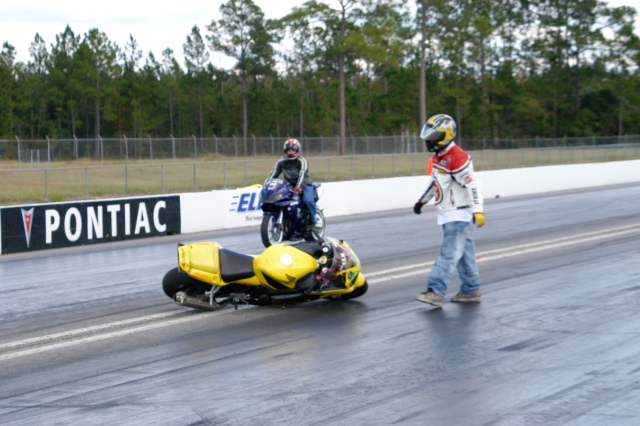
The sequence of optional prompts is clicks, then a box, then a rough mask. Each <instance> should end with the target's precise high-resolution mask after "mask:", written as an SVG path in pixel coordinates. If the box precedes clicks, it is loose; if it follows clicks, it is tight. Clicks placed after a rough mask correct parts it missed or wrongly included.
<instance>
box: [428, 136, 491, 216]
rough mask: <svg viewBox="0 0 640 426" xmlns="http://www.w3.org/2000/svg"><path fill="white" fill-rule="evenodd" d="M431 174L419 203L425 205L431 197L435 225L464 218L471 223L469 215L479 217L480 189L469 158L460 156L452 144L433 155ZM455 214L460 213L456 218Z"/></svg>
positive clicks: (464, 155) (458, 149)
mask: <svg viewBox="0 0 640 426" xmlns="http://www.w3.org/2000/svg"><path fill="white" fill-rule="evenodd" d="M431 159H432V161H433V172H432V174H431V175H430V176H429V184H428V186H427V190H426V191H425V193H424V194H423V195H422V197H420V201H422V202H423V203H425V204H426V203H428V202H429V201H430V200H431V199H432V198H433V197H435V205H436V211H437V212H438V224H441V223H443V222H449V221H450V220H447V218H446V217H445V216H449V219H451V220H458V219H456V216H457V217H465V213H464V212H463V211H466V217H468V221H471V219H472V216H473V213H482V212H483V211H482V208H483V197H482V185H481V183H480V181H479V180H478V178H477V177H476V175H475V172H474V170H473V162H472V161H471V157H470V156H469V154H467V153H466V152H464V151H463V150H462V149H461V148H460V147H459V146H458V145H456V144H455V142H451V143H450V144H449V145H448V146H447V147H446V148H444V149H443V150H441V151H440V152H439V153H437V154H433V157H432V158H431ZM455 210H461V211H460V212H458V213H460V214H456V213H455V212H454V211H455Z"/></svg>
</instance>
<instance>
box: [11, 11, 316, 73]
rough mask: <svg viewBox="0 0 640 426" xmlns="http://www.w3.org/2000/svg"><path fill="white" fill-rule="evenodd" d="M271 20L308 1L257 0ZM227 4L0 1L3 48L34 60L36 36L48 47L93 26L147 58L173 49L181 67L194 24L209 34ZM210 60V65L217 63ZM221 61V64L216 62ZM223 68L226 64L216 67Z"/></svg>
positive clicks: (114, 40)
mask: <svg viewBox="0 0 640 426" xmlns="http://www.w3.org/2000/svg"><path fill="white" fill-rule="evenodd" d="M253 1H254V3H255V4H257V5H258V6H259V7H260V8H261V9H262V11H263V12H264V14H265V17H266V18H267V19H274V18H281V17H283V16H285V15H286V14H288V13H289V12H290V11H291V10H292V9H293V7H294V6H301V5H302V4H303V3H304V2H305V0H253ZM226 2H227V0H209V1H207V0H154V1H141V0H106V1H104V2H95V3H94V2H87V1H84V0H83V1H80V0H0V48H1V46H2V44H3V43H4V42H9V43H10V44H11V45H12V46H13V47H15V48H16V59H17V60H18V61H21V62H27V61H29V60H31V58H30V56H29V47H30V46H31V43H32V42H33V40H34V38H35V35H36V33H38V34H40V36H41V37H42V38H43V39H44V41H45V43H46V44H47V47H48V49H49V50H50V49H51V45H52V44H54V43H55V37H56V35H58V34H60V33H62V32H63V31H64V29H65V27H66V26H67V24H68V25H69V26H70V27H71V29H72V30H73V32H74V33H75V34H76V35H81V36H82V35H83V34H85V33H86V32H87V31H88V30H89V29H91V28H97V29H98V30H100V31H101V32H103V33H105V34H106V35H107V37H108V38H109V40H111V41H112V42H115V43H116V44H117V45H118V46H119V47H120V48H124V47H125V46H126V44H127V43H128V41H129V35H132V36H133V38H134V39H135V40H136V41H137V42H138V49H139V50H142V52H143V53H144V55H143V59H144V58H146V57H147V56H148V53H149V51H151V52H153V54H154V55H155V57H156V59H157V60H161V58H162V51H163V50H165V49H166V48H167V47H169V48H171V49H172V50H173V51H174V54H175V56H176V58H177V59H178V61H179V62H180V65H182V66H184V63H183V62H184V61H183V60H182V58H183V56H182V45H183V44H184V43H185V42H186V40H187V36H188V35H189V34H191V29H192V28H193V26H194V25H197V26H198V27H200V31H201V34H202V35H203V36H204V35H205V34H206V32H207V31H206V29H205V26H206V25H208V24H210V23H211V21H212V20H214V19H215V20H217V19H220V13H219V9H220V5H221V4H223V3H226ZM213 60H214V59H213V57H212V61H213ZM218 61H221V59H220V58H218ZM214 65H216V66H220V65H223V64H214Z"/></svg>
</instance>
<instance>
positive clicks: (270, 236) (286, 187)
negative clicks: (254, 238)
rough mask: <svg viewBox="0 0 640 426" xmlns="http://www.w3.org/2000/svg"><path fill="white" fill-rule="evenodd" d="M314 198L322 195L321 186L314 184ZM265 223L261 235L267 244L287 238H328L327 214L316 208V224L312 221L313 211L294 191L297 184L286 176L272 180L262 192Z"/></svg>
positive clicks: (277, 242) (313, 239)
mask: <svg viewBox="0 0 640 426" xmlns="http://www.w3.org/2000/svg"><path fill="white" fill-rule="evenodd" d="M313 187H314V199H315V200H316V201H318V200H319V199H320V195H321V185H320V184H313ZM260 200H261V201H262V211H263V216H262V225H261V226H260V236H261V237H262V243H263V244H264V246H265V247H269V246H271V245H273V244H279V243H281V242H283V241H299V240H302V239H304V240H306V241H320V240H322V238H323V237H324V228H325V226H324V225H325V221H324V214H323V213H322V211H321V210H320V209H318V210H317V211H316V223H315V224H314V223H312V222H311V219H310V217H309V210H308V209H307V206H305V204H304V202H303V201H302V196H301V195H299V194H296V193H295V192H294V191H293V186H292V185H291V184H290V183H289V182H287V181H285V180H283V179H271V180H270V181H268V182H267V183H266V184H265V185H264V187H263V188H262V191H260Z"/></svg>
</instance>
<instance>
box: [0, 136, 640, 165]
mask: <svg viewBox="0 0 640 426" xmlns="http://www.w3.org/2000/svg"><path fill="white" fill-rule="evenodd" d="M285 140H286V138H284V137H253V136H252V137H250V138H248V139H246V140H244V139H242V138H236V137H233V138H228V137H225V138H218V137H215V136H214V137H211V138H198V137H196V136H192V137H190V138H173V137H172V138H152V137H147V138H135V139H134V138H127V137H122V138H118V139H104V138H101V137H99V138H93V139H77V138H73V139H48V138H47V139H45V140H21V139H19V138H18V137H17V136H16V138H15V140H0V161H4V162H16V165H17V167H18V168H19V167H24V166H29V165H34V164H36V165H38V164H42V163H52V162H76V163H80V162H82V161H92V162H100V163H108V162H113V161H118V162H128V161H136V162H139V161H151V162H154V161H160V160H172V161H177V160H183V161H184V160H194V161H206V160H225V159H227V160H230V159H239V158H252V157H253V158H259V157H277V156H280V155H282V145H283V143H284V141H285ZM299 140H300V142H301V143H302V146H303V151H304V155H305V156H307V157H312V156H336V155H339V152H340V149H339V139H338V137H313V138H299ZM457 142H458V144H459V145H460V146H462V147H463V148H464V149H466V150H472V151H477V150H506V149H522V148H559V147H564V148H568V147H585V146H591V147H595V146H601V145H620V144H637V143H639V142H640V136H630V135H624V136H607V137H579V138H557V139H550V138H529V139H486V138H485V139H464V140H462V141H457ZM421 151H422V141H421V140H420V139H419V137H418V135H416V134H409V133H407V134H402V135H393V136H359V137H353V136H352V137H348V138H347V140H346V155H376V154H406V153H415V152H421ZM2 168H4V167H2Z"/></svg>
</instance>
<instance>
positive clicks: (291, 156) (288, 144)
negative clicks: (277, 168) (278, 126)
mask: <svg viewBox="0 0 640 426" xmlns="http://www.w3.org/2000/svg"><path fill="white" fill-rule="evenodd" d="M290 149H293V150H294V151H295V152H294V153H288V152H287V151H288V150H290ZM301 150H302V146H301V145H300V142H299V141H298V139H287V140H286V141H285V143H284V156H285V158H286V159H287V160H295V159H296V158H298V157H299V156H300V151H301Z"/></svg>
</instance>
